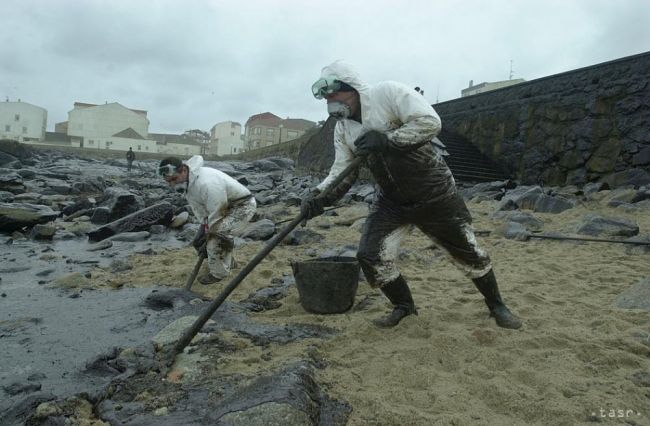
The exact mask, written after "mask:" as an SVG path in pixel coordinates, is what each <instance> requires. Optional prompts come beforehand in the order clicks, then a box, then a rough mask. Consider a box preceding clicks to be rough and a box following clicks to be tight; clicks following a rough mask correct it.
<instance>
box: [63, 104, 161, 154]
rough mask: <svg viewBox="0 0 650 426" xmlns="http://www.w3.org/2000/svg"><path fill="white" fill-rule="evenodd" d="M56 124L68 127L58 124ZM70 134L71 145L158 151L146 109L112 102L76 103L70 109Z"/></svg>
mask: <svg viewBox="0 0 650 426" xmlns="http://www.w3.org/2000/svg"><path fill="white" fill-rule="evenodd" d="M57 127H61V128H63V127H65V125H64V123H57ZM67 133H68V136H70V140H71V145H72V146H78V147H81V148H95V149H110V150H115V151H128V149H129V148H133V151H136V152H138V151H139V152H158V151H157V146H156V141H154V140H151V139H149V119H148V118H147V111H142V110H136V109H129V108H126V107H125V106H123V105H121V104H119V103H117V102H113V103H110V104H109V103H106V104H104V105H95V104H86V103H81V102H75V104H74V109H73V110H71V111H69V112H68V122H67Z"/></svg>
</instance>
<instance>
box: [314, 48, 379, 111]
mask: <svg viewBox="0 0 650 426" xmlns="http://www.w3.org/2000/svg"><path fill="white" fill-rule="evenodd" d="M330 76H334V77H336V79H337V80H341V81H342V82H344V83H347V84H349V85H350V86H352V87H354V90H356V91H357V92H359V96H360V98H361V105H362V106H363V105H364V104H366V103H367V99H368V90H369V89H370V86H368V85H367V84H366V83H365V82H364V81H363V80H362V79H361V77H360V76H359V73H358V72H357V71H356V70H355V69H354V68H353V67H352V65H350V64H348V63H347V62H345V61H343V60H341V59H339V60H337V61H334V62H332V63H331V64H329V65H327V66H325V67H323V69H322V70H321V77H323V78H325V77H330Z"/></svg>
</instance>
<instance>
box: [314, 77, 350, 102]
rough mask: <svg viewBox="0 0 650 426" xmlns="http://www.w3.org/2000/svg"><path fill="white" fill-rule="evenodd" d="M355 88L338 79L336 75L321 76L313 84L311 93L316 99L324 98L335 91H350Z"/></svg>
mask: <svg viewBox="0 0 650 426" xmlns="http://www.w3.org/2000/svg"><path fill="white" fill-rule="evenodd" d="M350 90H354V88H353V87H351V86H350V85H348V84H346V83H344V82H342V81H340V80H337V79H336V77H334V76H328V77H323V78H319V79H318V80H316V83H314V84H312V86H311V93H312V94H313V95H314V97H315V98H316V99H323V98H324V97H325V96H327V95H331V94H332V93H334V92H348V91H350Z"/></svg>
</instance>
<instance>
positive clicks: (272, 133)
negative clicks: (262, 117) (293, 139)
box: [266, 129, 275, 136]
mask: <svg viewBox="0 0 650 426" xmlns="http://www.w3.org/2000/svg"><path fill="white" fill-rule="evenodd" d="M274 134H275V129H266V136H273V135H274Z"/></svg>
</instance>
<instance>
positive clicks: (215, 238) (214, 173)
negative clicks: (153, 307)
mask: <svg viewBox="0 0 650 426" xmlns="http://www.w3.org/2000/svg"><path fill="white" fill-rule="evenodd" d="M184 163H185V164H186V165H187V167H188V168H189V177H188V183H187V191H186V193H185V198H186V199H187V202H188V203H189V205H190V207H191V208H192V212H193V213H194V215H195V216H196V217H197V218H198V219H199V220H201V223H202V224H203V226H206V227H207V230H206V232H207V234H208V235H207V244H206V249H207V252H208V267H209V269H210V273H211V274H212V275H213V276H215V277H216V278H219V279H222V278H225V277H226V276H228V275H229V274H230V269H231V267H232V262H233V257H232V251H233V248H232V244H228V240H230V242H232V235H231V234H232V232H233V231H234V230H235V229H237V228H239V227H241V226H243V225H245V224H246V223H248V222H249V221H250V220H251V219H252V218H253V215H254V214H255V209H256V202H255V197H253V195H252V194H251V192H250V191H249V190H248V188H246V187H245V186H244V185H242V184H241V183H239V182H238V181H237V180H235V179H233V178H232V177H230V176H228V175H227V174H225V173H223V172H222V171H220V170H217V169H213V168H211V167H203V157H201V156H200V155H195V156H193V157H192V158H190V159H189V160H187V161H184Z"/></svg>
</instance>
